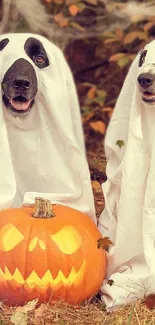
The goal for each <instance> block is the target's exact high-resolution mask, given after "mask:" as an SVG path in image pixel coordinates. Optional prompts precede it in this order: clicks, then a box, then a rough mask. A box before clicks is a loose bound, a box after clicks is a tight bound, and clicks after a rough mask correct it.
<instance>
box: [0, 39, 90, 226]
mask: <svg viewBox="0 0 155 325" xmlns="http://www.w3.org/2000/svg"><path fill="white" fill-rule="evenodd" d="M6 37H7V38H8V39H9V43H8V44H7V46H6V47H5V48H4V49H3V50H2V51H1V52H0V79H1V81H2V79H3V76H4V74H5V72H6V71H7V70H8V68H9V67H10V66H11V65H12V64H13V63H14V62H15V61H16V60H17V59H19V58H25V59H26V60H28V61H29V62H30V63H31V64H32V65H33V67H34V69H35V71H36V74H37V79H38V93H37V95H36V98H35V104H34V106H33V107H32V110H31V112H30V113H29V114H28V115H25V116H22V115H21V114H19V115H18V116H16V117H15V116H14V115H12V114H11V113H10V112H9V111H8V110H7V109H6V107H5V106H4V104H3V101H2V96H0V107H1V109H0V209H2V208H6V207H10V206H15V207H18V206H20V205H21V204H22V203H30V204H31V203H33V202H34V199H35V197H36V196H42V197H45V198H47V199H49V200H51V201H52V202H53V203H54V202H56V203H60V204H64V205H68V206H71V207H73V208H76V209H78V210H80V211H82V212H85V213H87V214H88V215H89V216H90V217H91V218H92V219H93V220H94V221H95V222H96V218H95V212H94V200H93V194H92V189H91V182H90V174H89V169H88V165H87V161H86V156H85V148H84V139H83V132H82V124H81V117H80V109H79V104H78V100H77V94H76V90H75V85H74V82H73V78H72V75H71V72H70V69H69V67H68V65H67V63H66V60H65V58H64V56H63V54H62V52H61V51H60V50H59V49H58V48H57V47H56V46H55V45H53V44H52V43H51V42H49V41H48V40H47V39H45V38H44V37H41V36H38V35H33V34H5V35H1V36H0V40H2V39H3V38H6ZM29 37H35V38H37V39H39V40H40V41H41V42H42V44H43V46H44V48H45V49H46V52H47V54H48V58H49V62H50V64H49V66H48V67H46V68H44V69H41V70H40V69H39V68H37V67H36V66H35V64H34V63H33V62H32V60H31V59H30V58H29V57H28V56H27V54H26V53H25V51H24V44H25V41H26V40H27V38H29ZM1 93H2V90H1Z"/></svg>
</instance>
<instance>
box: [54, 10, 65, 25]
mask: <svg viewBox="0 0 155 325" xmlns="http://www.w3.org/2000/svg"><path fill="white" fill-rule="evenodd" d="M54 20H55V22H56V23H58V24H59V26H60V27H65V26H67V25H68V19H67V18H65V16H64V15H63V13H59V14H57V15H55V16H54Z"/></svg>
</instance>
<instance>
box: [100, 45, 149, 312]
mask: <svg viewBox="0 0 155 325" xmlns="http://www.w3.org/2000/svg"><path fill="white" fill-rule="evenodd" d="M118 140H120V142H118ZM118 143H119V144H121V146H119V145H118ZM105 151H106V157H107V177H108V180H107V181H106V182H105V184H103V192H104V196H105V209H104V211H103V213H102V214H101V216H100V219H99V230H100V231H101V233H102V235H103V236H108V237H110V239H111V241H112V242H113V244H114V245H113V246H112V247H111V248H110V250H109V253H108V269H107V279H106V280H105V281H104V283H103V286H102V288H101V291H102V300H103V301H104V302H105V303H106V305H107V309H111V308H115V307H118V306H120V305H123V304H125V303H130V302H131V301H133V300H136V299H137V298H143V297H144V295H148V294H150V293H155V41H152V42H151V43H149V44H148V45H146V47H145V48H144V49H143V50H142V51H141V52H140V53H139V54H138V55H137V57H136V58H135V60H134V62H133V63H132V65H131V68H130V70H129V72H128V75H127V77H126V80H125V82H124V85H123V88H122V90H121V93H120V95H119V98H118V100H117V103H116V107H115V109H114V113H113V115H112V118H111V121H110V124H109V126H108V130H107V134H106V139H105ZM109 279H111V280H113V281H114V283H113V285H112V286H110V285H109V284H108V283H107V280H109Z"/></svg>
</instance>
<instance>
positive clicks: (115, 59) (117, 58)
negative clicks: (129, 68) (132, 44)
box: [109, 53, 126, 62]
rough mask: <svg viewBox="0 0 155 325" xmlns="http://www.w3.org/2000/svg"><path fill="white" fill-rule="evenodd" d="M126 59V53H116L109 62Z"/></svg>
mask: <svg viewBox="0 0 155 325" xmlns="http://www.w3.org/2000/svg"><path fill="white" fill-rule="evenodd" d="M124 57H126V54H125V53H116V54H113V55H111V56H110V58H109V62H117V61H119V60H120V59H122V58H124Z"/></svg>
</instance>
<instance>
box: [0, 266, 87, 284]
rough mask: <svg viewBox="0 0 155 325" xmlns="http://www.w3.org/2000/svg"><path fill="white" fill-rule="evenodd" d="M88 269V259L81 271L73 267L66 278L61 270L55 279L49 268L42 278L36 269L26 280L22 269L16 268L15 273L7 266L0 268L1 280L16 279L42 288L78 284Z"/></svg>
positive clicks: (20, 282)
mask: <svg viewBox="0 0 155 325" xmlns="http://www.w3.org/2000/svg"><path fill="white" fill-rule="evenodd" d="M85 269H86V260H84V261H83V263H82V265H81V267H80V269H79V271H77V272H76V271H75V268H74V267H72V269H71V272H70V274H69V276H68V277H67V278H66V277H65V276H64V274H63V272H62V271H61V270H60V271H59V272H58V275H57V277H56V278H55V279H53V277H52V274H51V272H50V270H47V271H46V272H45V274H44V276H43V277H42V278H40V277H39V276H38V275H37V273H36V272H35V271H32V273H31V274H30V275H29V276H28V278H27V279H26V280H24V278H23V276H22V274H21V273H20V271H19V270H18V269H17V268H16V270H15V272H14V273H13V274H11V273H10V271H9V269H8V268H7V267H6V266H5V268H4V272H3V271H2V269H1V268H0V281H1V280H2V281H3V280H5V281H11V280H15V281H16V282H17V283H18V284H27V285H28V286H29V287H30V288H32V289H33V288H34V287H35V286H38V287H40V288H43V287H46V286H47V285H49V286H50V287H56V286H58V285H61V284H62V285H65V286H66V285H68V286H70V285H72V284H78V283H80V281H81V280H82V279H83V278H84V273H85Z"/></svg>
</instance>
